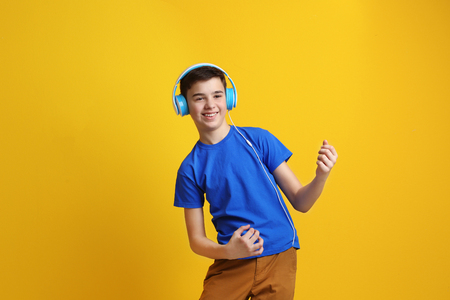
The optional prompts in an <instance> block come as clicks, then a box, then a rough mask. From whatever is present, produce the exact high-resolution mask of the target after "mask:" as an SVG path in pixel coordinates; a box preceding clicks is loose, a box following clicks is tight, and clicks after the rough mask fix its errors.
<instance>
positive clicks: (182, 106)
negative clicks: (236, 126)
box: [172, 63, 237, 117]
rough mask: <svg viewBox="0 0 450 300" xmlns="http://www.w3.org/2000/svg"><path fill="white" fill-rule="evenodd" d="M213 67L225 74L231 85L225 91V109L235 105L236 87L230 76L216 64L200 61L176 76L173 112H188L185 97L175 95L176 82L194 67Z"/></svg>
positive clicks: (186, 113) (179, 113)
mask: <svg viewBox="0 0 450 300" xmlns="http://www.w3.org/2000/svg"><path fill="white" fill-rule="evenodd" d="M205 66H207V67H213V68H216V69H218V70H220V71H222V73H223V74H225V75H226V76H227V77H228V80H230V82H231V85H232V86H233V88H227V90H226V91H225V95H226V102H227V110H228V111H230V110H232V109H233V108H234V107H236V104H237V92H236V87H235V86H234V82H233V80H231V78H230V76H228V74H227V72H225V71H224V70H223V69H221V68H219V67H218V66H216V65H213V64H208V63H201V64H195V65H193V66H190V67H189V68H187V69H186V70H185V71H184V72H183V73H181V75H180V77H178V79H177V82H176V83H175V87H174V88H173V94H172V102H173V108H174V109H175V113H176V114H177V115H181V116H182V117H183V116H186V115H188V114H189V107H188V104H187V101H186V98H184V96H183V95H181V94H180V95H177V96H175V93H176V90H177V87H178V84H179V83H180V80H181V79H183V78H184V76H186V75H187V74H188V73H189V72H190V71H192V70H194V69H198V68H200V67H205Z"/></svg>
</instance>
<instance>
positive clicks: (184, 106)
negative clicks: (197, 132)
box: [175, 95, 189, 117]
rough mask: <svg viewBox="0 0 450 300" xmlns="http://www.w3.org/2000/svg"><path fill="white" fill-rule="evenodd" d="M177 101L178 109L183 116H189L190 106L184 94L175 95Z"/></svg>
mask: <svg viewBox="0 0 450 300" xmlns="http://www.w3.org/2000/svg"><path fill="white" fill-rule="evenodd" d="M175 102H176V105H177V109H178V114H179V115H181V116H182V117H184V116H187V115H188V114H189V107H188V103H187V101H186V98H184V96H183V95H178V96H176V97H175Z"/></svg>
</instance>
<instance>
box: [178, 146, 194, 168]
mask: <svg viewBox="0 0 450 300" xmlns="http://www.w3.org/2000/svg"><path fill="white" fill-rule="evenodd" d="M197 151H198V146H197V144H195V145H194V147H193V148H192V150H191V151H190V152H189V154H188V155H187V156H186V157H185V158H184V159H183V161H182V162H181V164H180V167H179V168H178V174H181V175H183V174H186V173H190V171H192V170H193V166H194V164H195V157H196V152H197Z"/></svg>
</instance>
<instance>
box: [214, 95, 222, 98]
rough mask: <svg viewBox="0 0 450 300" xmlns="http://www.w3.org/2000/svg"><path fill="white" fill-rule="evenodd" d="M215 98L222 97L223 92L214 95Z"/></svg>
mask: <svg viewBox="0 0 450 300" xmlns="http://www.w3.org/2000/svg"><path fill="white" fill-rule="evenodd" d="M214 98H222V94H217V95H214Z"/></svg>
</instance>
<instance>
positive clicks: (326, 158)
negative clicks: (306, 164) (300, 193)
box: [316, 140, 338, 177]
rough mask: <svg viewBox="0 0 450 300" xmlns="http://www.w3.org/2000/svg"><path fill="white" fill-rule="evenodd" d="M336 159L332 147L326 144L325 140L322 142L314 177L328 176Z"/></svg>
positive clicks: (336, 156)
mask: <svg viewBox="0 0 450 300" xmlns="http://www.w3.org/2000/svg"><path fill="white" fill-rule="evenodd" d="M337 158H338V155H337V152H336V150H335V149H334V147H333V146H331V145H329V144H328V141H327V140H324V141H323V145H322V147H321V148H320V151H319V156H318V157H317V162H316V163H317V170H316V176H318V177H319V176H328V175H329V173H330V171H331V169H332V168H333V166H334V165H335V164H336V160H337Z"/></svg>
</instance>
